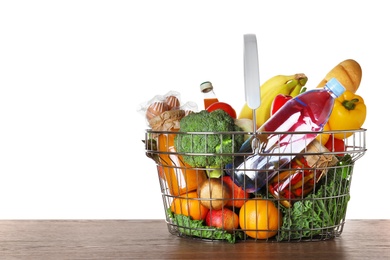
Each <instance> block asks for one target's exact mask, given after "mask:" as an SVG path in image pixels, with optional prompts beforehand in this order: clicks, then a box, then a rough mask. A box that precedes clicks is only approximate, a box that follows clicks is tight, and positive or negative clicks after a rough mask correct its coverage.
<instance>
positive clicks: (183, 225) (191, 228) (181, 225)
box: [167, 209, 244, 244]
mask: <svg viewBox="0 0 390 260" xmlns="http://www.w3.org/2000/svg"><path fill="white" fill-rule="evenodd" d="M167 213H168V216H169V217H170V218H171V220H172V221H173V223H174V224H175V225H177V228H178V231H179V232H180V233H181V235H186V236H194V237H199V238H202V239H210V240H226V241H227V242H229V243H232V244H233V243H235V242H236V239H242V238H243V237H244V236H243V232H239V231H234V232H233V233H229V232H227V231H226V230H223V229H220V228H215V227H209V226H205V225H204V224H203V220H193V219H191V218H190V217H188V216H185V215H181V214H173V213H172V212H171V211H170V210H169V209H168V210H167Z"/></svg>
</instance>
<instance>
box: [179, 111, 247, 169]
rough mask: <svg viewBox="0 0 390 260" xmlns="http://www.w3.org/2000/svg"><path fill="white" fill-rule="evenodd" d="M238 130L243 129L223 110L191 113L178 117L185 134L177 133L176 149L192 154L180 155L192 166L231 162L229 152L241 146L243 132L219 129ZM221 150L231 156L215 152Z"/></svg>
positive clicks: (219, 164) (220, 164)
mask: <svg viewBox="0 0 390 260" xmlns="http://www.w3.org/2000/svg"><path fill="white" fill-rule="evenodd" d="M238 131H242V129H241V128H240V127H238V126H237V125H235V124H234V119H233V118H232V117H231V116H230V115H229V114H228V113H226V112H225V111H224V110H221V109H217V110H214V111H212V112H208V111H206V110H202V111H200V112H197V113H191V114H189V115H187V116H185V117H183V118H182V119H181V120H180V132H185V133H183V134H177V135H176V137H175V147H176V151H177V152H179V153H191V154H183V160H184V161H185V162H186V163H188V164H189V165H190V166H192V167H206V166H208V167H210V166H212V167H222V166H224V165H226V164H229V163H231V162H233V159H234V158H233V155H232V153H235V152H238V150H239V149H240V147H241V145H242V144H243V142H244V134H242V133H237V134H236V133H220V132H238ZM189 132H198V133H189ZM199 132H208V133H204V134H203V133H199ZM217 132H218V133H217ZM220 153H226V154H230V155H215V154H220Z"/></svg>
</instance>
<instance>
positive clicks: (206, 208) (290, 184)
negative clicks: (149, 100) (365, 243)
mask: <svg viewBox="0 0 390 260" xmlns="http://www.w3.org/2000/svg"><path fill="white" fill-rule="evenodd" d="M351 132H352V135H351ZM336 133H337V134H340V133H341V134H345V135H346V136H347V135H351V136H349V137H348V138H345V139H344V146H345V149H344V151H343V152H342V153H340V152H337V151H335V152H331V151H332V150H333V149H327V148H325V146H324V145H323V140H322V138H325V137H327V138H331V139H332V138H333V135H334V134H336ZM188 134H190V135H191V136H193V137H194V138H195V137H196V138H201V139H203V140H206V141H205V142H206V143H207V140H208V139H209V138H210V137H211V136H218V137H219V138H220V140H221V143H222V140H223V139H224V137H226V136H227V135H228V136H231V138H238V137H239V136H240V135H245V136H246V137H248V136H252V137H254V139H255V140H257V137H258V136H257V135H255V134H254V133H247V132H223V133H222V132H221V133H215V132H201V133H199V132H196V133H185V132H173V131H152V130H146V132H145V147H146V148H145V151H146V155H147V156H148V157H150V158H152V159H153V160H154V161H155V162H156V166H157V172H158V180H159V182H160V187H161V195H162V200H163V204H164V210H165V217H166V219H165V220H166V223H167V227H168V231H169V232H170V233H171V234H173V235H176V236H179V237H186V238H191V239H195V240H206V241H225V242H230V243H235V242H241V241H245V242H249V241H256V242H300V241H321V240H328V239H332V238H335V237H338V236H340V235H341V233H342V231H343V227H344V224H345V216H346V210H347V205H348V201H349V200H350V186H351V181H352V173H353V168H354V165H355V162H356V160H357V159H359V158H360V157H362V156H363V155H364V153H365V151H366V129H358V130H353V131H323V132H318V136H317V138H316V139H315V140H314V141H312V142H308V143H309V145H308V146H307V148H306V149H305V150H304V151H302V152H301V153H279V154H278V153H275V152H274V153H272V154H268V153H264V152H262V151H261V150H255V151H251V152H246V153H244V152H231V153H229V152H226V151H224V152H223V153H222V152H221V153H215V152H214V153H210V152H207V151H206V150H205V152H204V153H199V152H197V153H188V152H187V153H179V152H177V151H176V149H175V147H176V146H175V145H176V144H175V142H179V141H180V140H181V138H180V136H181V135H187V136H188ZM262 134H263V135H271V134H272V135H273V136H274V137H275V136H276V137H277V138H278V137H279V136H285V135H291V136H292V135H303V136H305V133H304V132H299V133H296V132H295V133H293V132H278V133H275V132H273V133H267V132H265V133H262ZM334 143H335V144H336V142H334ZM221 145H222V144H221ZM253 156H259V157H262V158H263V159H265V160H270V163H272V167H270V169H271V168H272V170H266V171H259V170H258V169H256V168H250V167H249V166H250V165H246V164H245V161H246V160H247V159H248V158H250V157H253ZM275 156H276V157H277V158H288V157H289V158H291V160H287V162H286V161H284V159H283V160H276V161H275ZM194 158H203V159H205V160H207V159H212V158H214V159H215V158H224V159H227V160H228V161H229V162H230V163H227V164H221V165H216V166H213V167H210V166H206V167H191V166H190V164H189V163H188V162H191V159H194ZM271 158H272V160H271ZM225 161H226V160H225ZM238 173H241V175H239V174H238Z"/></svg>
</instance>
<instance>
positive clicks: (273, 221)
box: [239, 198, 282, 239]
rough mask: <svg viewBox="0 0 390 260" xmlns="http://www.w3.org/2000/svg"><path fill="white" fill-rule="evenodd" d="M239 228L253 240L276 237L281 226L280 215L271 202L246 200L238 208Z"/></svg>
mask: <svg viewBox="0 0 390 260" xmlns="http://www.w3.org/2000/svg"><path fill="white" fill-rule="evenodd" d="M239 221H240V227H241V229H242V230H244V232H245V233H246V234H247V235H248V236H249V237H252V238H255V239H267V238H270V237H273V236H274V235H276V233H277V230H278V229H280V227H281V225H282V215H281V212H280V211H279V210H278V208H277V207H276V206H275V204H274V203H273V202H272V201H269V200H264V199H258V198H256V199H250V200H247V201H246V202H245V203H244V205H243V206H242V207H241V208H240V212H239Z"/></svg>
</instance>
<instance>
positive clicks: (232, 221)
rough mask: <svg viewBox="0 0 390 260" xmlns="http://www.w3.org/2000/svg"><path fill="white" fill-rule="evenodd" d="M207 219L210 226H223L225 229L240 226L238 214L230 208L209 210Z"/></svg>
mask: <svg viewBox="0 0 390 260" xmlns="http://www.w3.org/2000/svg"><path fill="white" fill-rule="evenodd" d="M205 220H206V225H207V226H210V227H216V228H222V229H224V230H234V229H237V228H238V215H237V214H236V213H235V212H234V211H232V210H230V209H228V208H222V209H212V210H209V212H208V213H207V215H206V219H205Z"/></svg>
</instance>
